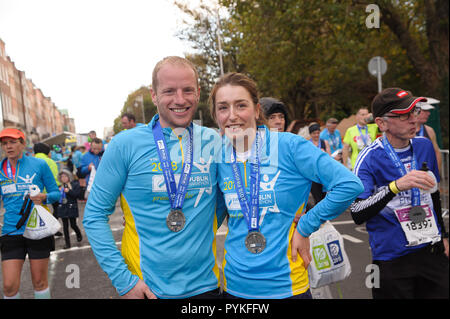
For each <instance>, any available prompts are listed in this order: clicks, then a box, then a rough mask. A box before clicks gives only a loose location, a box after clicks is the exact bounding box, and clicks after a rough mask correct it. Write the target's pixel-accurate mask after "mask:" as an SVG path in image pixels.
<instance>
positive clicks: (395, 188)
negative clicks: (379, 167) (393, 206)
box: [389, 181, 400, 194]
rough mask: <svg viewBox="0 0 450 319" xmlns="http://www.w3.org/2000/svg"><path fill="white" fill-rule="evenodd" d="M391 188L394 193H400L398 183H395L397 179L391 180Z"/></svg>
mask: <svg viewBox="0 0 450 319" xmlns="http://www.w3.org/2000/svg"><path fill="white" fill-rule="evenodd" d="M389 189H390V190H391V191H392V192H393V193H394V194H398V193H400V190H399V189H398V188H397V184H396V183H395V181H393V182H391V183H390V184H389Z"/></svg>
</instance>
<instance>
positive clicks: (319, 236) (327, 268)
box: [308, 221, 352, 288]
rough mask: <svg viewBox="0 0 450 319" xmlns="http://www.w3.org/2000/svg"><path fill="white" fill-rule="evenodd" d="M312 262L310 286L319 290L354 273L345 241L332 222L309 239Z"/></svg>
mask: <svg viewBox="0 0 450 319" xmlns="http://www.w3.org/2000/svg"><path fill="white" fill-rule="evenodd" d="M309 241H310V245H311V248H310V249H311V256H312V261H311V264H310V266H309V268H308V275H309V284H310V286H311V287H312V288H318V287H322V286H325V285H329V284H331V283H335V282H338V281H341V280H344V279H346V278H347V277H348V276H350V273H351V272H352V269H351V266H350V261H349V259H348V257H347V254H346V253H345V250H344V240H343V238H342V236H341V234H339V232H338V231H337V230H336V228H334V226H333V225H332V224H331V223H330V222H328V221H327V222H325V223H324V224H323V225H322V226H321V228H320V229H319V230H318V231H316V232H314V233H312V234H311V236H310V237H309Z"/></svg>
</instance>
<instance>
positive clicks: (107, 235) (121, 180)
mask: <svg viewBox="0 0 450 319" xmlns="http://www.w3.org/2000/svg"><path fill="white" fill-rule="evenodd" d="M125 147H126V146H124V145H118V143H115V140H113V141H112V142H111V143H110V144H109V146H108V148H107V150H106V151H105V154H104V156H103V158H102V160H101V162H100V165H99V167H98V170H97V173H96V178H95V182H94V184H93V186H92V190H91V193H90V194H89V198H88V201H87V203H86V208H85V211H84V218H83V226H84V229H85V231H86V235H87V237H88V240H89V243H90V244H91V246H92V250H93V252H94V255H95V257H96V258H97V261H98V263H99V265H100V267H101V268H102V269H103V271H104V272H105V273H106V274H107V275H108V277H109V278H110V279H111V282H112V284H113V286H114V287H115V288H116V289H117V292H118V293H119V295H124V294H126V293H127V292H128V291H130V290H131V289H132V288H133V287H134V286H135V285H136V284H137V282H138V280H139V278H138V276H136V275H133V274H132V273H131V272H130V271H129V270H128V267H127V265H126V263H125V260H124V258H123V257H122V254H121V253H120V251H119V249H118V248H117V247H116V243H115V242H114V237H113V234H112V231H111V228H110V226H109V224H108V221H109V216H110V215H111V214H112V213H113V212H114V210H115V204H116V200H117V197H118V196H119V195H120V193H121V191H122V189H123V186H124V184H125V181H126V178H127V173H128V165H127V164H126V163H125V160H124V158H123V157H124V154H125V153H127V152H126V151H128V150H124V148H125Z"/></svg>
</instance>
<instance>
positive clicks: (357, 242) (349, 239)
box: [341, 234, 363, 244]
mask: <svg viewBox="0 0 450 319" xmlns="http://www.w3.org/2000/svg"><path fill="white" fill-rule="evenodd" d="M341 236H342V238H344V239H347V240H348V241H351V242H353V243H356V244H360V243H363V241H362V240H360V239H358V238H355V237H353V236H350V235H347V234H341Z"/></svg>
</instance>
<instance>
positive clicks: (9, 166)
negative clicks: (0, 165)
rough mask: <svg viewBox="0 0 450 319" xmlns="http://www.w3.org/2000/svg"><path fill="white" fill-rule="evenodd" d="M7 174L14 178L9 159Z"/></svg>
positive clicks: (7, 161)
mask: <svg viewBox="0 0 450 319" xmlns="http://www.w3.org/2000/svg"><path fill="white" fill-rule="evenodd" d="M6 174H7V175H8V178H9V179H14V175H13V173H12V168H11V163H10V162H9V160H8V159H7V160H6Z"/></svg>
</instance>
